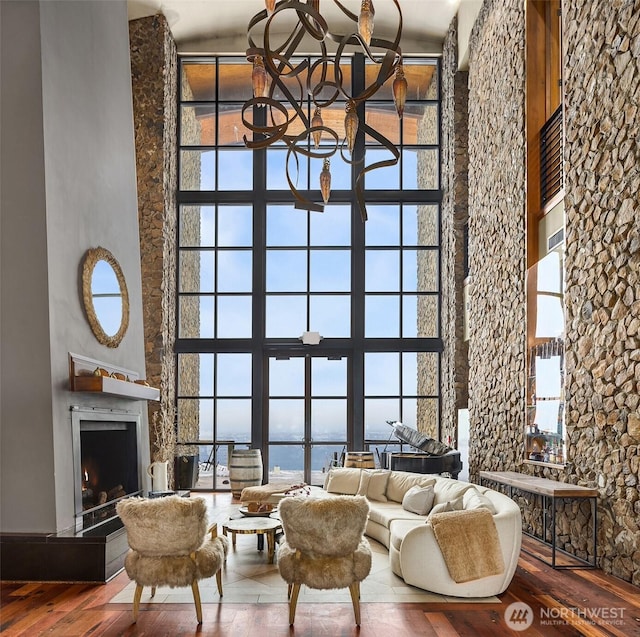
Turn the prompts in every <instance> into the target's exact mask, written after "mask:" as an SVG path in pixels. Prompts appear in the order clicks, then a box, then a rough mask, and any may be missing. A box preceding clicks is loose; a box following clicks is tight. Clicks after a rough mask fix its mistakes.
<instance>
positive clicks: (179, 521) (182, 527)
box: [116, 495, 229, 624]
mask: <svg viewBox="0 0 640 637" xmlns="http://www.w3.org/2000/svg"><path fill="white" fill-rule="evenodd" d="M116 511H117V513H118V515H119V516H120V519H121V520H122V522H123V524H124V526H125V528H126V530H127V539H128V541H129V547H130V550H129V552H128V553H127V556H126V558H125V562H124V567H125V570H126V571H127V575H128V576H129V578H130V579H132V580H134V581H135V583H136V591H135V594H134V598H133V621H134V623H135V622H136V621H137V619H138V609H139V607H140V598H141V596H142V589H143V588H144V587H145V586H151V596H152V597H153V596H154V595H155V592H156V587H157V586H170V587H171V588H175V587H182V586H191V590H192V592H193V601H194V603H195V606H196V616H197V618H198V623H199V624H201V623H202V605H201V602H200V590H199V588H198V580H200V579H204V578H206V577H211V576H212V575H214V574H215V575H216V580H217V584H218V593H219V594H220V597H222V570H221V569H222V566H223V565H224V563H225V562H226V559H227V552H228V549H229V541H228V540H227V538H226V537H217V526H216V525H215V524H214V525H213V526H212V527H211V528H210V529H207V505H206V502H205V501H204V499H203V498H182V497H180V496H178V495H171V496H167V497H164V498H153V499H146V498H128V499H126V500H122V501H121V502H118V504H117V505H116ZM208 533H209V534H210V537H208V538H207V537H206V536H207V534H208Z"/></svg>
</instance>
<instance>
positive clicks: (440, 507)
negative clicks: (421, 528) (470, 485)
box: [427, 496, 464, 521]
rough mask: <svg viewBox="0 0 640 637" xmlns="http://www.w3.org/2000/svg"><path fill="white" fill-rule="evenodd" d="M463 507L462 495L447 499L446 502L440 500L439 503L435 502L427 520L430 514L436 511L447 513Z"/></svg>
mask: <svg viewBox="0 0 640 637" xmlns="http://www.w3.org/2000/svg"><path fill="white" fill-rule="evenodd" d="M463 507H464V502H463V496H460V497H458V498H456V499H455V500H448V501H447V502H440V503H439V504H435V505H434V506H433V508H432V509H431V511H430V512H429V517H428V518H427V521H428V520H429V518H430V517H431V516H432V515H435V514H436V513H449V512H450V511H462V509H463Z"/></svg>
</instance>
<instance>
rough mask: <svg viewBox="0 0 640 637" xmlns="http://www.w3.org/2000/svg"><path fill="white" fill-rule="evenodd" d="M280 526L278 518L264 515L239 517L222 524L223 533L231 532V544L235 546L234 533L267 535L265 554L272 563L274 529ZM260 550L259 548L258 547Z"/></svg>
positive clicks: (274, 538)
mask: <svg viewBox="0 0 640 637" xmlns="http://www.w3.org/2000/svg"><path fill="white" fill-rule="evenodd" d="M281 528H282V522H281V521H280V520H274V519H273V518H264V517H257V516H256V517H248V518H239V519H237V520H228V521H227V522H225V523H224V524H223V525H222V533H223V535H227V532H229V531H230V532H231V545H232V546H233V548H234V549H235V548H236V534H237V533H240V534H241V535H258V539H260V536H265V535H266V537H267V556H268V561H269V564H273V556H274V553H275V547H276V531H277V530H278V529H281ZM258 550H260V548H258Z"/></svg>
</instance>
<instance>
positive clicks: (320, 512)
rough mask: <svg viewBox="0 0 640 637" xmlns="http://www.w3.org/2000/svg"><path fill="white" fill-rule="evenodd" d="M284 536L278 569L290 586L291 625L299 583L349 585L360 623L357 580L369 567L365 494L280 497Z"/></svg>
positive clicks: (325, 587) (322, 585) (322, 587)
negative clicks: (365, 534)
mask: <svg viewBox="0 0 640 637" xmlns="http://www.w3.org/2000/svg"><path fill="white" fill-rule="evenodd" d="M278 510H279V513H280V518H281V519H282V528H283V530H284V539H283V541H282V542H281V543H280V547H279V548H278V569H279V571H280V575H281V576H282V578H283V579H284V580H285V581H286V582H287V583H288V584H289V624H290V625H291V626H293V622H294V619H295V615H296V604H297V603H298V594H299V593H300V586H301V585H302V584H305V585H306V586H308V587H309V588H315V589H333V588H349V592H350V593H351V601H352V603H353V612H354V615H355V620H356V624H357V625H358V626H359V625H360V582H361V581H362V580H363V579H364V578H365V577H367V575H369V571H370V570H371V548H370V547H369V542H368V541H367V540H366V539H365V537H364V531H365V528H366V525H367V518H368V517H369V502H368V501H367V499H366V498H365V497H364V496H332V497H323V498H313V497H305V496H299V497H291V498H283V499H282V501H281V502H280V506H279V509H278Z"/></svg>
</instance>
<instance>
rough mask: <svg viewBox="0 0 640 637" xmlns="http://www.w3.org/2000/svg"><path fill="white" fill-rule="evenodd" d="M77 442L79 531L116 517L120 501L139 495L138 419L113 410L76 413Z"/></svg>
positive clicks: (74, 417)
mask: <svg viewBox="0 0 640 637" xmlns="http://www.w3.org/2000/svg"><path fill="white" fill-rule="evenodd" d="M72 426H73V440H74V449H73V455H74V474H75V514H76V520H77V523H76V528H77V529H78V530H80V529H86V528H89V527H92V526H95V525H96V524H100V523H102V522H104V521H106V520H109V519H111V518H113V517H115V515H116V513H115V505H116V502H117V501H118V499H120V498H122V497H125V496H128V495H134V494H137V493H139V492H140V484H141V481H140V438H139V436H140V427H139V416H138V415H137V414H132V413H129V412H119V411H113V410H98V409H91V410H76V411H74V412H73V417H72Z"/></svg>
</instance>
